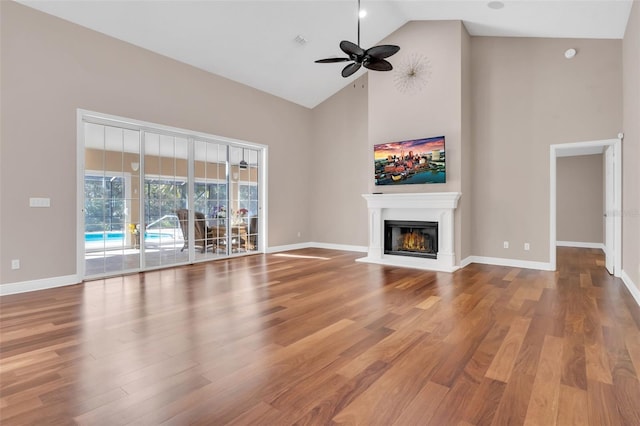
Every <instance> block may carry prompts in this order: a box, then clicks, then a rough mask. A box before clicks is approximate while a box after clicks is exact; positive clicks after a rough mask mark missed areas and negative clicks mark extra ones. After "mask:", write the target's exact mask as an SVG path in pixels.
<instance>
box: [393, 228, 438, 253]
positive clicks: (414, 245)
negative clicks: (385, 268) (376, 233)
mask: <svg viewBox="0 0 640 426" xmlns="http://www.w3.org/2000/svg"><path fill="white" fill-rule="evenodd" d="M384 254H392V255H396V256H413V257H423V258H427V259H437V258H438V222H424V221H415V220H385V221H384Z"/></svg>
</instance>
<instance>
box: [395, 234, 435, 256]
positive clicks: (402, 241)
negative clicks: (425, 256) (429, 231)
mask: <svg viewBox="0 0 640 426" xmlns="http://www.w3.org/2000/svg"><path fill="white" fill-rule="evenodd" d="M398 250H403V251H419V252H431V244H430V241H429V239H428V235H425V234H423V233H422V232H418V231H413V230H411V231H409V232H405V233H403V234H402V235H400V237H399V238H398Z"/></svg>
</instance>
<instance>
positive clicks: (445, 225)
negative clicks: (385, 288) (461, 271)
mask: <svg viewBox="0 0 640 426" xmlns="http://www.w3.org/2000/svg"><path fill="white" fill-rule="evenodd" d="M461 195H462V194H460V193H459V192H427V193H414V194H409V193H401V194H364V195H363V197H364V199H365V200H367V209H368V213H369V248H368V250H367V257H363V258H361V259H357V261H358V262H367V263H378V264H382V265H390V266H399V267H409V268H418V269H425V270H432V271H446V272H453V271H455V270H456V269H458V266H457V265H456V253H455V249H454V244H453V243H454V241H455V238H454V227H455V225H454V211H455V209H456V207H458V200H459V199H460V196H461ZM389 221H396V222H401V223H402V225H400V228H403V227H404V228H410V229H412V232H410V236H409V237H407V238H408V240H409V241H407V243H410V244H409V248H408V250H397V249H398V247H395V248H394V247H393V245H392V246H391V247H390V248H389V247H385V234H386V233H387V232H388V231H386V230H385V222H389ZM409 221H423V222H424V221H427V223H429V224H434V223H435V224H437V231H436V230H433V231H430V232H433V233H429V232H427V234H426V235H428V236H430V237H431V238H430V239H429V237H427V236H425V234H424V231H422V230H417V229H414V228H416V227H415V226H414V225H413V224H412V225H410V226H405V225H404V223H406V222H409ZM420 228H421V227H420ZM400 231H401V230H400ZM396 232H398V231H396ZM416 232H417V234H416ZM392 235H393V231H392ZM397 237H398V235H396V239H395V243H396V244H397V243H398V240H397ZM423 237H424V239H425V240H426V241H425V243H424V244H422V241H421V239H422V238H423ZM387 240H388V238H387ZM393 241H394V237H393V236H392V237H391V242H392V244H393ZM402 242H403V243H404V237H403V241H402ZM411 244H412V245H411ZM416 246H418V247H419V250H416V249H415V247H416ZM422 246H424V249H422ZM389 249H391V253H390V252H389V251H388V250H389ZM405 249H406V247H405ZM407 252H408V253H407ZM416 252H417V253H419V256H415V254H416ZM406 254H409V256H405V255H406Z"/></svg>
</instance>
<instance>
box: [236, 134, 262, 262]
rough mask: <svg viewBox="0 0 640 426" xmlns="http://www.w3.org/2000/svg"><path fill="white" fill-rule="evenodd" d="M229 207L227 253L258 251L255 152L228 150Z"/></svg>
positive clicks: (256, 158) (242, 149)
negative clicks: (229, 233)
mask: <svg viewBox="0 0 640 426" xmlns="http://www.w3.org/2000/svg"><path fill="white" fill-rule="evenodd" d="M229 157H230V159H231V161H230V188H231V191H230V198H229V203H230V206H231V215H230V217H231V224H230V227H231V237H232V238H231V241H230V249H231V253H246V252H251V251H257V250H258V248H257V247H258V244H257V241H258V223H259V219H260V218H259V208H258V206H259V204H258V155H257V151H256V150H253V149H249V148H242V147H235V146H231V147H229Z"/></svg>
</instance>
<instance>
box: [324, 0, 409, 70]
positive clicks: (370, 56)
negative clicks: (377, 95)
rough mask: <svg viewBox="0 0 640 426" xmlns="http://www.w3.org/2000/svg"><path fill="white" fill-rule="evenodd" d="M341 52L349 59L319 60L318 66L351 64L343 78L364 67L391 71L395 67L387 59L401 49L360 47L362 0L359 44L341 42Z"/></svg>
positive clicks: (386, 46) (383, 46)
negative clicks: (341, 63) (336, 63)
mask: <svg viewBox="0 0 640 426" xmlns="http://www.w3.org/2000/svg"><path fill="white" fill-rule="evenodd" d="M340 50H342V51H343V52H344V53H346V54H347V55H348V56H349V57H348V58H327V59H318V60H317V61H315V62H316V63H317V64H330V63H334V62H350V61H352V63H350V64H349V65H347V66H346V67H344V68H343V69H342V76H343V77H345V78H347V77H349V76H350V75H352V74H353V73H355V72H356V71H358V70H359V69H360V67H361V66H364V67H365V68H367V69H370V70H374V71H391V70H392V69H393V66H392V65H391V63H390V62H389V61H386V60H385V58H388V57H389V56H392V55H395V54H396V53H397V52H398V51H399V50H400V47H398V46H395V45H392V44H384V45H380V46H374V47H372V48H370V49H366V50H365V49H363V48H362V47H360V0H358V44H354V43H352V42H350V41H347V40H342V41H341V42H340Z"/></svg>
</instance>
